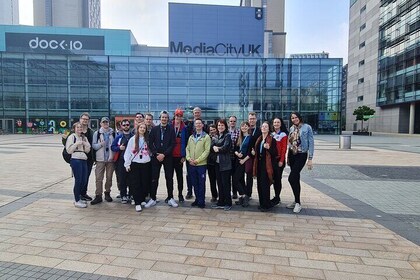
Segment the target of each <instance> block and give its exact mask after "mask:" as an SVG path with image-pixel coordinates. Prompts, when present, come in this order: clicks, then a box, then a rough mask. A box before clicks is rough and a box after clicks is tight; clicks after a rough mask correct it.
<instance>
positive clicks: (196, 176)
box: [190, 165, 207, 206]
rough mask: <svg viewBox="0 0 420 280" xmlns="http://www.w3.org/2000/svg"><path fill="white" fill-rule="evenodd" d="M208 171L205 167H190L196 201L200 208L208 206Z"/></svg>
mask: <svg viewBox="0 0 420 280" xmlns="http://www.w3.org/2000/svg"><path fill="white" fill-rule="evenodd" d="M206 169H207V167H206V166H205V165H200V166H192V165H191V166H190V171H191V181H192V184H193V186H194V194H195V201H196V202H197V205H199V206H205V204H206V201H205V198H206Z"/></svg>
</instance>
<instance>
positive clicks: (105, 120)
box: [101, 117, 109, 123]
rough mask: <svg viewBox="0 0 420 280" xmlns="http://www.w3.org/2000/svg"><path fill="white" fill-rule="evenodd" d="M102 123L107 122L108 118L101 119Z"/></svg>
mask: <svg viewBox="0 0 420 280" xmlns="http://www.w3.org/2000/svg"><path fill="white" fill-rule="evenodd" d="M103 122H109V118H108V117H103V118H102V119H101V123H103Z"/></svg>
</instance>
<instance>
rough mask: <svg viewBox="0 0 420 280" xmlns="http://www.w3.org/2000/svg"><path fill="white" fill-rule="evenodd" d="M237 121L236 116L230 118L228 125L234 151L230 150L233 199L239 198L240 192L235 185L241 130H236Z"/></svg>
mask: <svg viewBox="0 0 420 280" xmlns="http://www.w3.org/2000/svg"><path fill="white" fill-rule="evenodd" d="M237 120H238V119H237V118H236V116H230V117H229V124H228V125H229V133H230V137H231V139H232V149H231V150H230V159H231V161H232V173H231V176H230V179H231V182H232V199H237V198H238V190H237V188H236V186H235V185H234V184H233V174H235V166H236V163H235V161H236V156H235V146H236V141H237V140H238V137H239V129H238V128H236V122H237Z"/></svg>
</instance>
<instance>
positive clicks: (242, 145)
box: [239, 135, 249, 153]
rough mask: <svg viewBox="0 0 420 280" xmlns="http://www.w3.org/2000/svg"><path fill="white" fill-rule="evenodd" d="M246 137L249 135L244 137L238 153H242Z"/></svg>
mask: <svg viewBox="0 0 420 280" xmlns="http://www.w3.org/2000/svg"><path fill="white" fill-rule="evenodd" d="M248 137H249V135H247V136H245V138H244V140H243V141H242V144H241V148H240V149H239V151H240V152H241V153H242V148H243V147H244V144H245V142H246V140H247V139H248Z"/></svg>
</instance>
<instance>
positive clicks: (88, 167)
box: [81, 160, 93, 195]
mask: <svg viewBox="0 0 420 280" xmlns="http://www.w3.org/2000/svg"><path fill="white" fill-rule="evenodd" d="M86 163H87V173H86V176H87V179H86V183H84V184H83V186H82V190H81V192H82V193H81V194H83V195H85V194H87V189H88V183H89V177H90V173H91V172H92V167H93V161H91V160H87V161H86Z"/></svg>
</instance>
